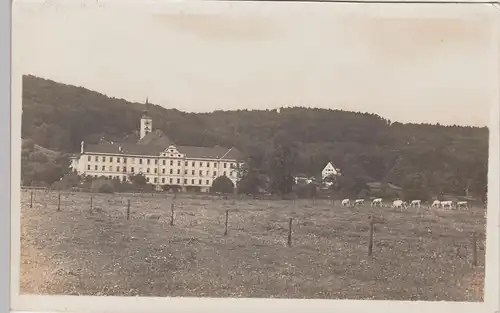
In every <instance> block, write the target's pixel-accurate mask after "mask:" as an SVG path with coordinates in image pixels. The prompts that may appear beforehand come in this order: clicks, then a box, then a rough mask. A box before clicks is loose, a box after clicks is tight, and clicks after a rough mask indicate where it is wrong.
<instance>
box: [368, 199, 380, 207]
mask: <svg viewBox="0 0 500 313" xmlns="http://www.w3.org/2000/svg"><path fill="white" fill-rule="evenodd" d="M377 205H378V206H380V207H382V198H377V199H373V201H372V203H371V204H370V206H377Z"/></svg>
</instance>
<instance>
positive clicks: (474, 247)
mask: <svg viewBox="0 0 500 313" xmlns="http://www.w3.org/2000/svg"><path fill="white" fill-rule="evenodd" d="M472 265H474V266H476V265H477V238H476V232H475V231H474V232H473V233H472Z"/></svg>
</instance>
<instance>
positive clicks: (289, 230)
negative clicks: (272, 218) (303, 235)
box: [287, 217, 292, 247]
mask: <svg viewBox="0 0 500 313" xmlns="http://www.w3.org/2000/svg"><path fill="white" fill-rule="evenodd" d="M287 246H289V247H290V246H292V218H291V217H290V219H289V220H288V241H287Z"/></svg>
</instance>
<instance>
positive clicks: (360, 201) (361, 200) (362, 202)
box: [354, 199, 365, 205]
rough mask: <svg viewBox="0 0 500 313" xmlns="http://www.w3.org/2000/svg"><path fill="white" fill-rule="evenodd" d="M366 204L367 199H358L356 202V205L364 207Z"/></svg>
mask: <svg viewBox="0 0 500 313" xmlns="http://www.w3.org/2000/svg"><path fill="white" fill-rule="evenodd" d="M364 203H365V199H356V200H354V205H358V204H359V205H363V204H364Z"/></svg>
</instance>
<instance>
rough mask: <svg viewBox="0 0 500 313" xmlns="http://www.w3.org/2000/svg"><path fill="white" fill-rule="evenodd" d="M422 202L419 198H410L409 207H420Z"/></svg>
mask: <svg viewBox="0 0 500 313" xmlns="http://www.w3.org/2000/svg"><path fill="white" fill-rule="evenodd" d="M421 204H422V201H421V200H412V201H411V203H410V207H411V208H413V207H415V208H420V205H421Z"/></svg>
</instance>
